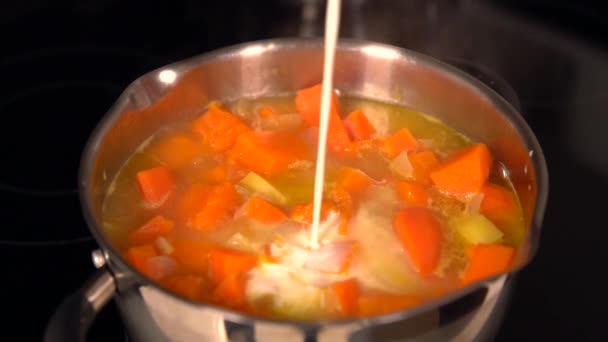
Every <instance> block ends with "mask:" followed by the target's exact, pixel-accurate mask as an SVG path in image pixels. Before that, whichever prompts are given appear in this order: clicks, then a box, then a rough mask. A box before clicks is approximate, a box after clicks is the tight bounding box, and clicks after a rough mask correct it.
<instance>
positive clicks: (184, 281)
mask: <svg viewBox="0 0 608 342" xmlns="http://www.w3.org/2000/svg"><path fill="white" fill-rule="evenodd" d="M161 283H162V284H163V285H164V286H165V287H166V288H168V289H169V290H171V291H173V292H175V293H177V294H179V295H181V296H184V297H186V298H188V299H191V300H194V301H201V300H203V296H204V293H205V292H206V286H205V282H204V280H203V277H201V276H198V275H193V274H184V275H182V274H176V275H172V276H169V277H167V278H165V279H164V280H163V281H162V282H161Z"/></svg>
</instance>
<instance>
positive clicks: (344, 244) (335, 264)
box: [304, 241, 354, 273]
mask: <svg viewBox="0 0 608 342" xmlns="http://www.w3.org/2000/svg"><path fill="white" fill-rule="evenodd" d="M353 247H354V244H353V242H352V241H339V242H334V243H330V244H326V245H322V246H321V247H319V248H318V249H316V250H313V251H311V253H310V255H309V256H308V259H307V260H306V263H305V264H304V268H307V269H311V270H316V271H320V272H328V273H340V272H342V271H343V270H344V269H345V268H346V267H347V266H348V263H349V262H350V259H351V257H352V254H353V250H354V248H353Z"/></svg>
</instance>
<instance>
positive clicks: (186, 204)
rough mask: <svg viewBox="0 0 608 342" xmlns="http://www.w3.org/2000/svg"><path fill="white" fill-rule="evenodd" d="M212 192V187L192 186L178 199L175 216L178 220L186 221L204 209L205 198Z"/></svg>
mask: <svg viewBox="0 0 608 342" xmlns="http://www.w3.org/2000/svg"><path fill="white" fill-rule="evenodd" d="M212 192H213V187H212V186H210V185H208V184H200V183H197V184H192V185H191V186H190V188H188V190H187V191H186V192H185V193H184V194H183V195H182V196H181V197H180V199H179V201H178V205H177V209H176V216H177V217H178V219H180V220H184V221H188V220H190V219H191V218H193V217H194V215H195V214H196V213H197V212H198V211H199V210H202V209H203V208H204V207H205V203H207V198H209V196H210V195H211V193H212Z"/></svg>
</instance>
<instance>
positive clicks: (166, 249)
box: [154, 236, 173, 255]
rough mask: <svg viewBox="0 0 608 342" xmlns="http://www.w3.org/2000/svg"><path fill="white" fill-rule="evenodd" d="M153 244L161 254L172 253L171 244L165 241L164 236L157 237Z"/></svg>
mask: <svg viewBox="0 0 608 342" xmlns="http://www.w3.org/2000/svg"><path fill="white" fill-rule="evenodd" d="M154 244H155V245H156V248H157V249H158V251H159V252H160V253H161V254H165V255H169V254H171V253H173V246H172V245H171V242H169V240H167V239H166V238H165V237H164V236H159V237H157V238H156V241H155V242H154Z"/></svg>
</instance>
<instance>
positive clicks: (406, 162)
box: [391, 151, 414, 178]
mask: <svg viewBox="0 0 608 342" xmlns="http://www.w3.org/2000/svg"><path fill="white" fill-rule="evenodd" d="M391 169H392V170H393V172H395V173H396V174H398V175H399V176H401V177H403V178H411V177H412V174H413V172H414V167H413V166H412V163H411V162H410V159H409V158H408V157H407V152H405V151H404V152H401V153H399V155H398V156H397V157H395V159H393V160H392V161H391Z"/></svg>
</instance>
